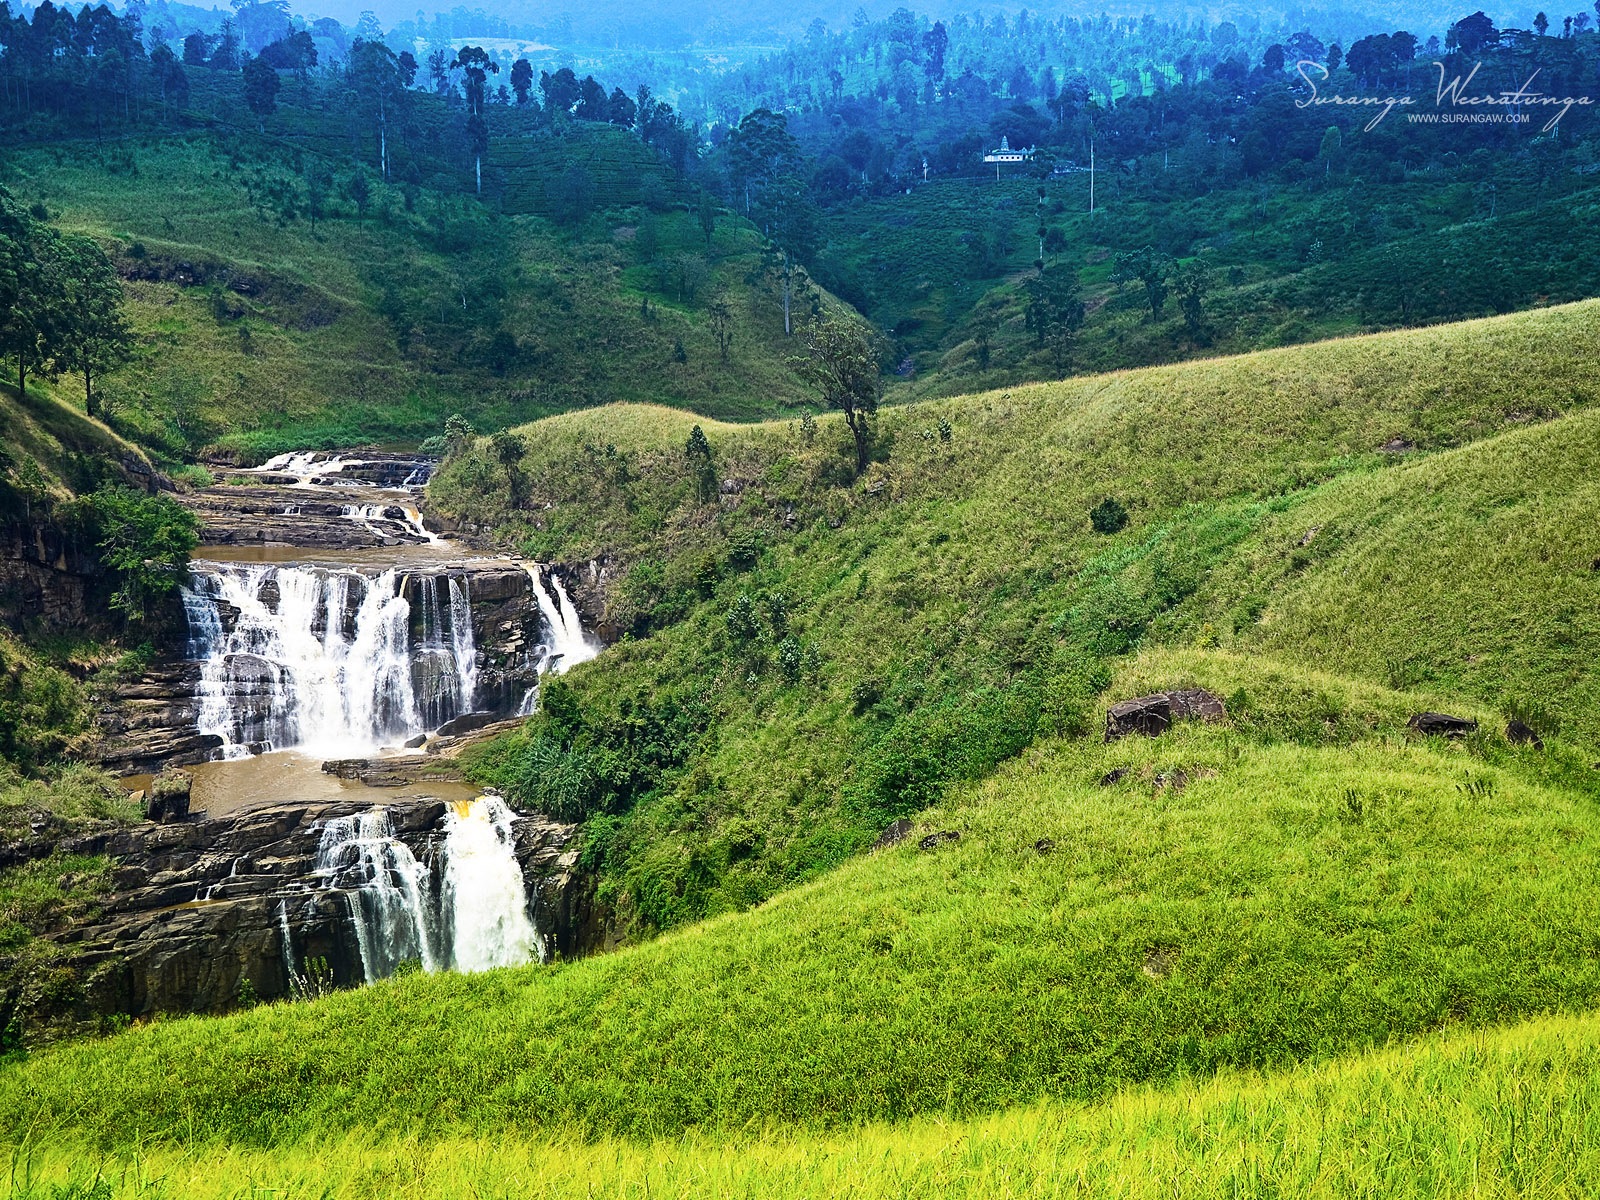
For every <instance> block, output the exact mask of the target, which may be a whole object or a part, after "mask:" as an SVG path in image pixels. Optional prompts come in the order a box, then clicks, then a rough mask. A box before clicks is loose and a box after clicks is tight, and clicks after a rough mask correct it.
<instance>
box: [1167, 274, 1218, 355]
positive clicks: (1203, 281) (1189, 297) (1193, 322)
mask: <svg viewBox="0 0 1600 1200" xmlns="http://www.w3.org/2000/svg"><path fill="white" fill-rule="evenodd" d="M1172 290H1173V291H1175V292H1177V294H1178V309H1179V311H1180V312H1182V313H1183V324H1184V326H1185V327H1186V328H1187V329H1188V330H1189V336H1190V337H1192V338H1193V339H1194V340H1195V341H1196V342H1198V343H1200V344H1202V345H1204V344H1205V343H1206V342H1208V341H1210V340H1211V339H1210V335H1209V333H1208V332H1207V330H1206V323H1205V299H1206V294H1207V293H1208V292H1210V290H1211V268H1210V267H1209V266H1207V265H1206V264H1205V263H1204V262H1202V261H1200V260H1199V259H1197V258H1192V259H1190V260H1189V261H1188V262H1183V263H1179V264H1178V266H1177V267H1176V268H1175V269H1174V270H1173V272H1172Z"/></svg>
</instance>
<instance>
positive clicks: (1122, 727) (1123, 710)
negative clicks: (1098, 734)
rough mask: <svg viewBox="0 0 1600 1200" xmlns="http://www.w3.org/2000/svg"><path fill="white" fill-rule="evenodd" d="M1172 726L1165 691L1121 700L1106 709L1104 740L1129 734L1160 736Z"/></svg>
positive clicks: (1169, 705)
mask: <svg viewBox="0 0 1600 1200" xmlns="http://www.w3.org/2000/svg"><path fill="white" fill-rule="evenodd" d="M1171 728H1172V701H1171V700H1169V699H1167V694H1166V693H1165V692H1157V693H1156V694H1155V695H1153V696H1137V697H1135V698H1134V699H1132V700H1123V701H1121V702H1119V703H1117V704H1113V705H1112V706H1111V707H1110V708H1109V709H1107V710H1106V741H1108V742H1114V741H1116V740H1117V739H1118V738H1124V737H1127V736H1128V735H1129V734H1135V733H1137V734H1142V735H1143V736H1145V737H1152V738H1153V737H1160V736H1161V735H1162V734H1163V733H1165V732H1166V731H1167V730H1169V729H1171Z"/></svg>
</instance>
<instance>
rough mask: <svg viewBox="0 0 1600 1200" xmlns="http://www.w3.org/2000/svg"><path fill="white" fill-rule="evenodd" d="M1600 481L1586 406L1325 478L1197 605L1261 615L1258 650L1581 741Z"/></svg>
mask: <svg viewBox="0 0 1600 1200" xmlns="http://www.w3.org/2000/svg"><path fill="white" fill-rule="evenodd" d="M1597 481H1600V419H1597V415H1596V414H1595V413H1592V412H1586V413H1582V414H1578V415H1574V416H1570V417H1567V418H1564V419H1561V420H1555V421H1551V422H1549V423H1548V424H1545V425H1542V426H1539V427H1536V428H1532V429H1527V430H1524V431H1519V432H1514V433H1508V434H1506V435H1505V436H1503V437H1499V438H1496V439H1494V440H1493V441H1491V442H1488V443H1485V444H1483V445H1480V446H1473V447H1471V448H1469V449H1465V450H1459V451H1453V452H1450V453H1446V454H1440V455H1437V456H1434V457H1429V458H1424V459H1422V460H1420V461H1418V462H1415V463H1410V464H1407V465H1405V466H1404V467H1402V468H1399V469H1397V470H1392V471H1384V472H1378V473H1374V474H1370V475H1358V476H1355V477H1352V478H1348V479H1340V480H1336V481H1335V482H1333V483H1331V484H1329V485H1328V486H1326V487H1325V488H1322V489H1317V490H1314V491H1312V492H1310V493H1309V494H1308V495H1306V497H1305V498H1304V501H1303V502H1302V503H1297V504H1295V505H1293V506H1292V507H1290V508H1289V509H1287V510H1286V511H1284V512H1282V513H1279V514H1275V515H1274V516H1273V517H1272V518H1271V519H1270V520H1269V521H1267V522H1266V523H1265V525H1264V526H1263V528H1262V529H1261V530H1260V532H1259V534H1258V535H1257V536H1255V537H1253V538H1252V539H1251V540H1250V542H1249V543H1248V544H1247V545H1246V546H1244V547H1242V548H1241V551H1240V553H1239V554H1238V555H1237V556H1236V557H1235V558H1234V560H1233V561H1231V562H1230V563H1228V564H1227V566H1226V567H1224V568H1222V569H1220V570H1219V571H1218V572H1217V574H1216V576H1215V577H1214V578H1213V580H1212V581H1211V584H1210V585H1209V587H1208V588H1207V589H1206V593H1205V594H1204V595H1203V596H1202V598H1201V600H1200V607H1201V608H1202V609H1205V610H1209V611H1223V612H1230V613H1234V614H1238V615H1239V616H1240V617H1241V618H1242V617H1244V616H1246V615H1247V614H1250V613H1256V614H1258V616H1257V619H1256V620H1255V621H1254V622H1252V623H1250V624H1249V626H1248V632H1247V633H1246V635H1245V636H1244V637H1243V638H1241V639H1240V640H1241V642H1242V643H1243V644H1247V645H1250V646H1253V647H1259V648H1261V649H1262V650H1264V651H1266V652H1268V653H1274V654H1290V655H1293V656H1294V657H1296V658H1299V659H1301V660H1302V661H1307V662H1321V663H1325V664H1327V665H1328V666H1329V667H1332V668H1335V669H1339V670H1344V671H1349V672H1352V673H1355V674H1359V675H1361V676H1364V677H1366V678H1369V679H1380V680H1384V681H1386V682H1389V683H1391V684H1393V685H1395V686H1400V687H1428V688H1434V689H1439V690H1445V691H1449V692H1455V693H1466V694H1471V695H1476V696H1480V697H1483V698H1485V699H1492V700H1493V701H1495V702H1497V703H1499V704H1501V705H1503V706H1505V707H1507V708H1508V709H1511V710H1514V711H1516V712H1519V713H1520V714H1522V715H1523V716H1524V717H1525V718H1526V719H1528V720H1530V721H1532V722H1533V723H1534V724H1535V725H1537V726H1539V727H1541V728H1544V729H1568V730H1572V731H1574V732H1577V731H1582V732H1583V733H1585V734H1587V735H1592V732H1593V729H1594V713H1595V712H1596V711H1600V675H1597V674H1596V672H1595V670H1594V663H1593V656H1592V648H1593V647H1594V646H1595V645H1596V644H1597V642H1600V617H1597V613H1600V569H1597V564H1600V531H1597V528H1596V525H1595V521H1594V514H1595V512H1596V511H1600V490H1597V489H1600V482H1597ZM1308 537H1309V540H1308Z"/></svg>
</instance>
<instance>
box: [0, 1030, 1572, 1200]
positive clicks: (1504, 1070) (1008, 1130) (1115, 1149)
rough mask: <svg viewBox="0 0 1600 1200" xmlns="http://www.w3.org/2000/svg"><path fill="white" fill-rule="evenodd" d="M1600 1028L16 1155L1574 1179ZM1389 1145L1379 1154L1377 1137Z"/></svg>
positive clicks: (648, 1182) (397, 1183)
mask: <svg viewBox="0 0 1600 1200" xmlns="http://www.w3.org/2000/svg"><path fill="white" fill-rule="evenodd" d="M1597 1046H1600V1028H1597V1024H1596V1021H1595V1020H1594V1019H1593V1018H1590V1017H1583V1018H1558V1019H1545V1020H1541V1021H1538V1022H1533V1023H1529V1024H1525V1025H1519V1026H1514V1027H1512V1028H1510V1029H1506V1030H1496V1031H1492V1032H1487V1033H1477V1034H1467V1033H1462V1032H1453V1033H1451V1034H1448V1035H1444V1036H1436V1037H1431V1038H1428V1039H1426V1040H1424V1041H1422V1042H1420V1043H1417V1044H1415V1045H1409V1046H1404V1047H1394V1048H1390V1049H1386V1050H1382V1051H1377V1052H1373V1053H1369V1054H1365V1055H1361V1056H1359V1057H1353V1058H1349V1059H1344V1060H1340V1061H1337V1062H1334V1063H1331V1064H1328V1065H1325V1066H1318V1067H1314V1068H1306V1069H1300V1070H1295V1071H1291V1072H1285V1073H1282V1074H1275V1075H1270V1076H1267V1077H1265V1078H1260V1077H1254V1076H1244V1075H1239V1074H1235V1073H1231V1072H1230V1073H1227V1074H1224V1075H1222V1076H1221V1077H1219V1078H1217V1079H1215V1080H1213V1081H1210V1082H1207V1083H1203V1084H1187V1085H1182V1086H1178V1087H1172V1088H1165V1089H1159V1090H1156V1089H1152V1090H1139V1091H1132V1092H1129V1093H1126V1094H1124V1095H1121V1096H1118V1097H1116V1098H1115V1099H1112V1100H1110V1101H1107V1102H1105V1103H1103V1104H1098V1105H1094V1106H1090V1107H1079V1106H1075V1105H1062V1104H1043V1105H1038V1106H1034V1107H1030V1108H1026V1109H1013V1110H1008V1111H1007V1112H1005V1113H1003V1114H1000V1115H996V1116H992V1117H987V1118H983V1119H979V1120H965V1121H948V1120H931V1119H929V1120H920V1121H915V1122H910V1123H907V1124H902V1125H896V1126H884V1125H872V1126H867V1127H863V1128H860V1129H855V1130H850V1131H845V1132H841V1133H836V1134H832V1135H823V1136H817V1135H809V1134H787V1135H785V1134H775V1135H769V1136H766V1137H761V1136H756V1135H751V1136H740V1137H735V1138H733V1139H726V1138H722V1137H716V1136H708V1135H705V1134H691V1135H689V1136H687V1137H685V1138H676V1139H672V1140H669V1141H660V1142H650V1143H644V1144H640V1143H638V1142H624V1141H613V1140H603V1141H600V1142H597V1143H585V1142H581V1141H578V1140H577V1139H574V1138H568V1137H554V1138H550V1137H535V1136H530V1135H528V1134H521V1135H515V1134H512V1135H507V1134H503V1133H502V1134H497V1135H494V1136H480V1137H463V1136H455V1137H450V1138H445V1139H439V1140H437V1141H433V1140H423V1139H415V1138H409V1137H404V1136H399V1137H395V1138H390V1139H380V1138H372V1137H369V1136H362V1135H360V1134H356V1133H347V1134H342V1135H341V1134H334V1135H330V1136H329V1138H327V1139H326V1140H324V1141H322V1142H321V1143H320V1144H318V1145H316V1146H313V1147H295V1148H290V1149H284V1148H278V1149H273V1150H270V1151H256V1150H244V1149H239V1148H235V1147H219V1146H216V1145H211V1144H207V1143H204V1142H202V1143H199V1144H197V1145H194V1146H192V1147H190V1148H182V1149H180V1148H172V1147H146V1148H144V1149H142V1150H140V1151H137V1152H133V1153H131V1154H126V1155H116V1156H112V1157H110V1158H101V1157H99V1156H97V1155H94V1154H92V1153H87V1152H85V1151H84V1150H83V1149H82V1148H81V1147H73V1148H72V1149H71V1150H67V1151H63V1150H62V1149H59V1148H57V1149H34V1150H33V1151H32V1152H31V1153H30V1154H27V1155H24V1156H22V1157H21V1158H20V1163H19V1168H18V1170H17V1171H16V1172H15V1173H14V1177H13V1178H14V1182H13V1184H12V1193H11V1194H12V1195H13V1196H16V1197H18V1198H19V1200H21V1198H28V1200H32V1198H33V1197H36V1196H38V1197H45V1196H48V1197H52V1198H54V1197H56V1196H59V1195H61V1193H60V1192H57V1191H56V1190H54V1189H56V1188H58V1187H61V1186H63V1185H66V1186H67V1187H69V1188H71V1187H76V1188H77V1189H79V1190H77V1191H68V1192H67V1193H66V1194H67V1195H74V1196H75V1195H89V1194H96V1193H92V1192H91V1190H90V1189H92V1188H94V1187H96V1186H99V1187H101V1188H102V1189H103V1190H102V1191H101V1192H100V1193H98V1194H101V1195H109V1196H112V1197H118V1198H120V1197H123V1196H130V1197H132V1196H137V1197H180V1196H181V1197H186V1198H192V1200H209V1198H210V1197H218V1198H221V1197H232V1196H237V1195H239V1194H240V1192H241V1191H244V1190H246V1189H256V1190H270V1191H271V1192H272V1194H274V1195H281V1196H285V1197H288V1198H290V1200H299V1198H300V1197H312V1196H331V1197H339V1198H341V1200H343V1198H354V1197H384V1198H388V1197H402V1196H403V1197H433V1196H441V1197H443V1196H448V1197H459V1196H478V1195H490V1194H499V1193H502V1192H504V1191H506V1190H511V1191H512V1192H514V1194H516V1195H518V1196H525V1197H530V1198H533V1197H551V1198H555V1197H566V1196H573V1195H587V1196H597V1197H612V1196H615V1197H632V1196H638V1195H673V1196H718V1197H727V1196H740V1197H752V1198H758V1197H791V1196H797V1195H830V1196H852V1197H862V1198H868V1197H878V1196H883V1197H896V1198H922V1197H927V1198H929V1200H932V1198H935V1197H937V1198H941V1200H942V1198H944V1197H952V1196H954V1197H968V1196H970V1197H993V1196H1010V1195H1028V1196H1047V1197H1055V1196H1063V1197H1065V1196H1082V1195H1085V1194H1091V1195H1106V1196H1117V1197H1127V1198H1128V1200H1145V1198H1147V1197H1149V1198H1154V1197H1158V1196H1160V1197H1167V1196H1170V1195H1171V1194H1172V1180H1174V1179H1181V1180H1182V1188H1183V1194H1184V1195H1186V1196H1196V1197H1219V1198H1221V1197H1226V1198H1229V1200H1232V1198H1234V1197H1237V1196H1240V1195H1262V1194H1268V1195H1282V1194H1288V1195H1296V1196H1306V1197H1317V1198H1320V1197H1346V1196H1352V1195H1372V1196H1379V1195H1381V1196H1385V1197H1397V1198H1400V1200H1410V1198H1412V1197H1429V1198H1438V1197H1457V1196H1459V1197H1467V1196H1472V1197H1501V1196H1534V1195H1537V1196H1559V1197H1565V1196H1574V1197H1576V1196H1582V1195H1586V1194H1588V1193H1590V1192H1592V1191H1593V1189H1594V1188H1595V1187H1596V1186H1597V1185H1600V1164H1597V1163H1596V1161H1595V1149H1594V1147H1595V1145H1596V1144H1597V1143H1596V1138H1595V1133H1596V1129H1595V1112H1596V1108H1597V1106H1600V1095H1597V1092H1596V1089H1597V1088H1600V1083H1597V1080H1600V1071H1597V1070H1596V1066H1597V1062H1596V1053H1597ZM1378 1146H1381V1147H1383V1150H1384V1152H1383V1153H1382V1154H1375V1153H1374V1152H1373V1151H1374V1147H1378Z"/></svg>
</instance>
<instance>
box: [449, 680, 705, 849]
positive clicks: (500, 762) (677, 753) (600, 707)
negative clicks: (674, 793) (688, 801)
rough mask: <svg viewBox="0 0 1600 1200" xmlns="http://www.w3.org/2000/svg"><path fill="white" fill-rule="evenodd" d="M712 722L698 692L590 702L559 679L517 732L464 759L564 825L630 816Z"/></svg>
mask: <svg viewBox="0 0 1600 1200" xmlns="http://www.w3.org/2000/svg"><path fill="white" fill-rule="evenodd" d="M708 720H709V710H708V708H707V705H706V702H705V700H704V698H703V697H701V696H698V695H696V694H694V693H688V694H683V695H674V694H666V695H654V696H651V697H649V698H643V697H622V698H620V699H616V700H614V701H611V702H609V703H601V702H598V701H595V700H589V701H586V700H585V699H584V698H583V697H582V696H581V694H580V693H579V692H577V691H576V690H575V689H574V688H573V687H572V686H571V685H570V684H569V683H568V682H567V681H566V680H565V679H564V678H562V677H561V676H554V675H552V676H548V677H547V678H546V679H545V680H544V681H543V683H542V684H541V685H540V690H539V711H538V712H537V713H536V714H535V715H534V716H533V717H532V718H531V719H530V720H529V721H528V723H527V724H526V725H525V726H524V727H523V728H522V730H520V731H519V732H518V733H516V734H513V735H512V736H511V737H509V738H505V739H502V740H500V741H498V742H495V743H493V744H491V745H490V746H488V747H486V748H483V749H481V750H474V751H472V752H470V753H469V754H468V756H467V759H466V761H467V762H468V765H469V770H470V771H471V773H472V775H473V777H474V778H476V779H479V780H480V781H482V782H485V783H492V784H494V785H496V786H497V787H499V788H500V789H501V790H502V791H503V792H504V793H505V794H506V795H507V796H508V797H509V798H510V799H511V800H512V802H513V803H515V804H517V805H518V806H519V807H523V808H529V809H533V810H535V811H538V812H546V813H549V814H551V815H552V816H555V817H557V818H558V819H560V820H567V821H580V820H583V819H584V818H586V817H589V816H593V815H596V814H600V813H617V812H625V811H626V810H627V809H629V808H631V807H632V806H633V804H634V803H636V802H637V801H638V800H639V799H640V797H642V796H644V795H646V794H647V793H649V792H650V791H652V790H653V789H654V788H655V787H657V786H658V785H659V784H660V782H661V780H662V776H663V773H664V772H667V771H670V770H672V769H674V768H676V767H679V766H681V765H682V764H683V763H684V762H685V761H687V759H688V757H689V755H690V754H691V753H692V751H693V750H694V748H695V746H696V744H697V741H698V739H699V738H700V736H701V735H702V734H703V733H704V731H705V729H706V726H707V723H708Z"/></svg>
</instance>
